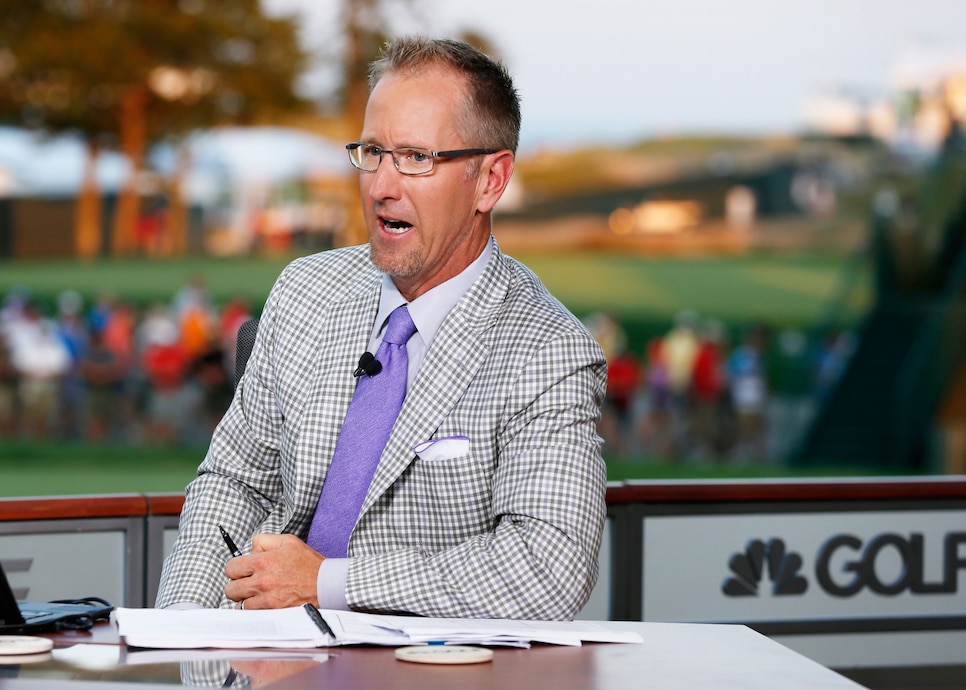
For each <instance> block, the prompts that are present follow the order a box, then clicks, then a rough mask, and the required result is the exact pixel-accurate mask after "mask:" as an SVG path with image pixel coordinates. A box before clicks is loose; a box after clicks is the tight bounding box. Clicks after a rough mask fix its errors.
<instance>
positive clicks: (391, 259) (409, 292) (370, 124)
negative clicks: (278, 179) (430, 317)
mask: <svg viewBox="0 0 966 690" xmlns="http://www.w3.org/2000/svg"><path fill="white" fill-rule="evenodd" d="M463 88H464V87H463V83H462V80H461V79H460V78H459V77H458V76H457V75H456V74H455V73H453V72H452V71H450V70H446V69H443V68H430V69H426V70H423V71H421V72H420V73H418V74H416V75H404V74H397V73H389V74H386V75H385V76H384V77H382V79H380V80H379V82H378V83H377V84H376V87H375V88H374V89H373V91H372V93H371V94H370V96H369V103H368V105H367V106H366V116H365V123H364V125H363V129H362V138H361V140H362V141H363V142H364V143H367V144H374V145H376V146H378V147H380V148H382V149H395V148H399V147H409V146H413V147H419V148H425V149H429V150H431V151H448V150H452V149H463V148H476V147H478V146H480V142H478V141H466V140H465V138H464V137H462V136H461V135H460V133H459V130H458V125H457V120H458V118H459V114H460V112H461V111H460V105H461V102H462V94H463ZM473 162H474V161H473V160H472V158H471V157H466V158H457V159H454V160H444V159H436V165H435V168H434V169H433V171H432V172H431V173H429V174H426V175H418V176H407V175H403V174H402V173H400V172H399V171H398V170H396V166H395V165H394V164H393V161H392V158H391V156H390V155H388V154H385V155H383V158H382V162H381V163H380V164H379V169H378V170H377V171H376V172H372V173H367V172H362V173H360V174H359V186H360V190H361V192H362V206H363V211H364V214H365V218H366V227H367V229H368V231H369V242H370V246H371V251H372V261H373V263H374V264H375V265H376V267H377V268H378V269H379V270H381V271H384V272H386V273H388V274H389V275H390V276H392V277H393V281H394V282H395V283H396V286H397V287H398V288H399V291H400V292H401V293H402V294H403V296H405V297H406V298H407V299H415V298H416V297H418V296H419V295H421V294H423V293H424V292H426V291H427V290H429V289H430V288H432V287H435V286H436V285H439V284H440V283H442V282H444V281H446V280H448V279H449V278H452V277H453V276H455V275H457V274H458V273H460V272H461V271H462V270H463V269H464V268H465V267H466V266H468V265H469V264H470V263H471V262H472V261H473V260H474V259H476V257H477V256H479V253H480V252H481V251H482V249H483V246H484V244H485V243H486V241H487V239H488V237H489V232H490V229H489V217H488V215H487V214H486V213H485V212H484V210H485V211H488V210H489V207H488V203H487V202H486V201H485V200H484V201H483V202H482V203H481V197H482V196H485V194H484V187H485V184H486V183H485V178H486V176H487V172H486V171H487V166H486V165H485V164H484V165H480V166H478V167H479V170H480V172H478V173H474V174H470V172H469V171H475V170H476V169H477V166H474V165H473ZM476 162H477V163H479V162H480V161H479V160H477V161H476Z"/></svg>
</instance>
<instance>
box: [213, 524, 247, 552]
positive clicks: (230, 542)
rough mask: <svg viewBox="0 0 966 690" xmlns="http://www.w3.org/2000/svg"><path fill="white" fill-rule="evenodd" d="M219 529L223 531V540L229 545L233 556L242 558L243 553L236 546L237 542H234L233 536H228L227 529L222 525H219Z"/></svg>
mask: <svg viewBox="0 0 966 690" xmlns="http://www.w3.org/2000/svg"><path fill="white" fill-rule="evenodd" d="M218 529H220V530H221V538H222V539H224V540H225V543H226V544H228V550H229V551H231V555H232V556H241V555H242V552H241V550H240V549H239V548H238V547H237V546H235V542H234V541H233V540H232V538H231V535H230V534H228V532H226V531H225V528H224V527H222V526H221V525H218Z"/></svg>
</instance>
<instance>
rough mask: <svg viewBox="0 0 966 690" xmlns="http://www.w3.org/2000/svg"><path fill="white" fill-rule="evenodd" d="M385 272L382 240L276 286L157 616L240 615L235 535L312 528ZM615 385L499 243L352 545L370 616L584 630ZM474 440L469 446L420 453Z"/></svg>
mask: <svg viewBox="0 0 966 690" xmlns="http://www.w3.org/2000/svg"><path fill="white" fill-rule="evenodd" d="M380 286H381V274H380V273H379V272H378V271H377V270H376V269H375V268H374V267H373V266H372V264H371V263H370V261H369V252H368V246H365V245H364V246H358V247H349V248H345V249H338V250H334V251H329V252H324V253H321V254H316V255H313V256H308V257H304V258H301V259H297V260H295V261H294V262H292V264H290V265H289V266H288V267H287V268H286V269H285V270H284V271H283V272H282V274H281V275H280V276H279V278H278V280H277V282H276V284H275V286H274V287H273V288H272V291H271V294H270V295H269V298H268V301H267V302H266V305H265V309H264V311H263V313H262V317H261V321H260V323H259V328H258V336H257V339H256V342H255V346H254V349H253V351H252V355H251V358H250V360H249V362H248V366H247V368H246V371H245V374H244V376H243V377H242V379H241V381H240V382H239V385H238V389H237V392H236V395H235V398H234V400H233V401H232V403H231V406H230V408H229V409H228V411H227V413H226V415H225V417H224V419H223V420H222V422H221V424H220V425H219V426H218V428H217V429H216V431H215V433H214V435H213V438H212V441H211V446H210V448H209V450H208V453H207V456H206V457H205V459H204V461H203V462H202V464H201V466H200V467H199V469H198V478H197V479H195V480H194V481H193V482H192V483H191V484H190V485H189V486H188V488H187V492H186V500H185V506H184V510H183V512H182V514H181V525H180V530H179V535H178V539H177V541H176V543H175V544H174V547H173V550H172V553H171V554H170V555H169V557H168V558H167V560H166V562H165V564H164V568H163V573H162V576H161V585H160V592H159V595H158V601H157V605H158V606H167V605H169V604H172V603H175V602H179V601H194V602H198V603H200V604H202V605H205V606H209V607H212V606H218V605H222V606H224V605H228V602H227V600H226V599H225V598H224V594H223V587H224V585H225V582H226V579H225V576H224V565H225V562H226V561H227V560H228V552H227V549H226V547H225V544H224V543H223V542H222V539H221V537H220V536H219V532H218V528H217V525H218V523H221V524H223V525H224V526H225V527H226V529H228V531H229V532H231V533H232V534H234V535H236V536H237V538H238V539H243V538H247V539H250V536H251V535H252V534H254V533H256V532H275V533H286V532H287V533H292V534H296V535H298V536H300V537H302V538H304V537H305V536H306V534H307V533H308V529H309V525H310V524H311V522H312V515H313V512H314V510H315V507H316V503H317V501H318V497H319V493H320V491H321V489H322V483H323V482H324V480H325V475H326V472H327V470H328V467H329V462H330V460H331V457H332V453H333V450H334V449H335V443H336V439H337V437H338V435H339V429H340V427H341V424H342V419H343V417H344V416H345V413H346V409H347V407H348V405H349V401H350V399H351V398H352V394H353V391H354V389H355V384H356V379H355V378H354V377H353V376H352V371H353V369H354V368H355V365H356V363H357V361H358V358H359V353H361V352H363V351H364V350H365V349H366V347H367V345H368V339H369V335H370V331H371V329H372V324H373V321H374V319H375V314H376V310H377V308H378V304H379V293H380ZM605 379H606V364H605V362H604V357H603V353H602V352H601V350H600V348H599V347H598V345H597V343H596V342H595V341H594V340H593V338H592V337H591V336H590V334H589V333H588V332H587V330H586V329H585V328H584V327H583V326H582V325H581V324H580V322H579V321H578V320H577V319H576V318H575V317H574V316H573V315H571V314H570V313H569V312H568V311H567V310H566V309H565V308H564V307H563V306H562V305H561V304H560V303H559V302H558V301H557V300H555V299H554V298H553V297H552V296H551V295H550V294H549V293H548V292H547V290H546V289H545V288H544V287H543V285H542V284H541V283H540V281H539V280H538V279H537V278H536V276H534V275H533V273H531V272H530V271H529V270H528V269H527V268H526V267H524V266H523V265H521V264H520V263H519V262H517V261H515V260H514V259H512V258H510V257H508V256H506V255H504V254H502V253H501V252H500V251H499V250H498V249H497V251H495V252H494V254H493V257H492V259H491V260H490V262H489V264H488V265H487V267H486V269H485V271H484V272H483V274H482V275H481V276H480V278H479V279H478V280H477V281H476V283H475V284H474V285H473V286H472V287H471V288H470V290H469V291H468V292H467V293H466V295H464V296H463V298H462V299H461V300H460V301H459V303H458V304H457V305H456V307H455V308H454V309H453V311H452V312H451V313H450V314H449V315H448V316H447V317H446V319H445V321H444V322H443V324H442V326H441V327H440V330H439V332H438V334H437V336H436V338H435V340H434V341H433V344H432V346H431V347H430V349H429V350H428V351H427V353H426V356H425V359H424V360H423V364H422V368H421V369H420V371H419V374H418V375H417V377H416V379H415V380H414V381H413V383H412V385H411V387H410V389H409V391H408V393H407V395H406V400H405V403H404V405H403V408H402V410H401V412H400V414H399V418H398V420H397V421H396V425H395V427H394V428H393V431H392V435H391V436H390V438H389V442H388V444H387V445H386V449H385V451H384V452H383V455H382V459H381V461H380V464H379V467H378V468H377V470H376V474H375V476H374V477H373V480H372V484H371V486H370V487H369V492H368V495H367V497H366V499H365V502H364V504H363V507H362V513H361V516H360V518H359V521H358V523H357V524H356V526H355V529H354V531H353V533H352V537H351V539H350V542H349V555H350V556H351V557H352V561H351V565H350V567H349V574H348V582H347V586H346V592H345V594H346V600H347V602H348V603H349V605H350V606H351V607H353V608H356V609H359V610H367V611H383V612H385V611H395V612H401V611H405V612H412V613H415V614H421V615H428V616H442V617H477V618H500V617H509V618H531V619H547V620H551V619H567V618H571V617H572V616H573V615H574V614H575V613H577V612H578V611H579V610H580V608H581V607H582V606H583V605H584V603H585V602H586V601H587V598H588V597H589V596H590V592H591V589H592V588H593V586H594V583H595V581H596V579H597V552H598V549H599V546H600V539H601V531H602V529H603V524H604V517H605V503H604V492H605V486H606V473H605V467H604V463H603V461H602V459H601V455H600V443H601V440H600V438H599V437H598V435H597V422H598V419H599V415H600V405H601V402H602V398H603V394H604V387H605ZM457 435H463V436H468V437H469V439H470V452H469V453H468V454H467V455H465V456H461V457H455V458H450V459H446V460H435V461H431V462H425V461H422V460H420V459H418V458H417V456H416V454H415V453H414V452H413V447H414V446H415V445H416V444H417V443H419V442H421V441H424V440H428V439H432V438H444V437H448V436H457Z"/></svg>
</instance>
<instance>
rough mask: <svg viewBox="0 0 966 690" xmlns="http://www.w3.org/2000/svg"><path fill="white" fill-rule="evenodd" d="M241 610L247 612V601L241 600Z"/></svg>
mask: <svg viewBox="0 0 966 690" xmlns="http://www.w3.org/2000/svg"><path fill="white" fill-rule="evenodd" d="M239 608H240V609H241V610H242V611H244V610H245V600H244V599H242V600H241V606H240V607H239Z"/></svg>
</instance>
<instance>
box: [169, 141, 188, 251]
mask: <svg viewBox="0 0 966 690" xmlns="http://www.w3.org/2000/svg"><path fill="white" fill-rule="evenodd" d="M190 167H191V154H190V153H189V152H188V149H187V147H183V148H182V149H181V152H180V154H179V155H178V166H177V168H176V169H175V171H174V177H173V178H172V179H171V182H170V186H169V191H168V213H167V216H166V223H165V225H166V227H165V235H164V236H165V238H166V240H167V245H168V250H169V253H170V255H171V256H184V255H185V254H187V253H188V204H187V203H185V199H184V182H185V180H186V179H187V177H188V170H189V168H190Z"/></svg>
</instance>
